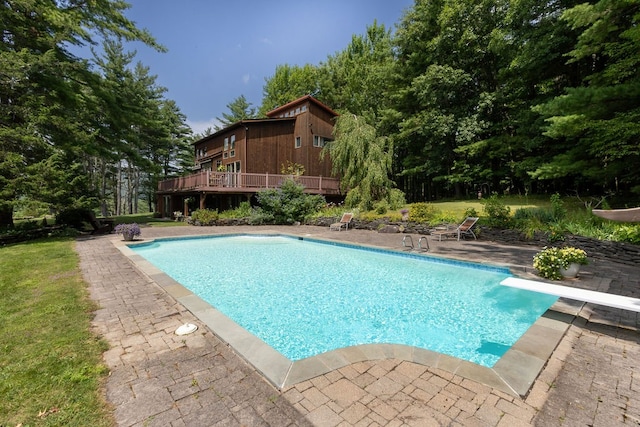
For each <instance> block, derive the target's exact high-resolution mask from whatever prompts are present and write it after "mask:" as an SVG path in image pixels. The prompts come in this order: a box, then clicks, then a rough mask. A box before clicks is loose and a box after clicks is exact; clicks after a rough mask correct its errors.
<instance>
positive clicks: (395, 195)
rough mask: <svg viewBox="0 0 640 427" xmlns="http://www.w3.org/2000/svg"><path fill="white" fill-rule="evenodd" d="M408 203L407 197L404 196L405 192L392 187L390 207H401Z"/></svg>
mask: <svg viewBox="0 0 640 427" xmlns="http://www.w3.org/2000/svg"><path fill="white" fill-rule="evenodd" d="M406 204H407V199H406V198H405V197H404V193H403V192H402V191H400V190H398V189H397V188H392V189H391V191H389V209H394V210H395V209H400V208H401V207H403V206H404V205H406Z"/></svg>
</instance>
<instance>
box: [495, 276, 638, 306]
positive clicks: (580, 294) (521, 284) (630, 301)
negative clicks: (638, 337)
mask: <svg viewBox="0 0 640 427" xmlns="http://www.w3.org/2000/svg"><path fill="white" fill-rule="evenodd" d="M500 284H501V285H504V286H511V287H512V288H519V289H527V290H529V291H535V292H541V293H543V294H549V295H556V296H559V297H564V298H569V299H574V300H578V301H584V302H590V303H593V304H599V305H606V306H608V307H615V308H621V309H623V310H630V311H636V312H640V299H638V298H631V297H625V296H622V295H614V294H607V293H604V292H596V291H589V290H587V289H578V288H572V287H570V286H560V285H553V284H551V283H546V282H536V281H534V280H527V279H520V278H518V277H509V278H506V279H504V280H503V281H502V282H500Z"/></svg>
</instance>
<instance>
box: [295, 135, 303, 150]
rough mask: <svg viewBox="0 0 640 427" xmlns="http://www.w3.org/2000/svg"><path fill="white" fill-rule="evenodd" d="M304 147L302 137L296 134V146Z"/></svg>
mask: <svg viewBox="0 0 640 427" xmlns="http://www.w3.org/2000/svg"><path fill="white" fill-rule="evenodd" d="M300 147H302V139H301V138H300V137H299V136H296V148H300Z"/></svg>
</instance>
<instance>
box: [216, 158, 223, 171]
mask: <svg viewBox="0 0 640 427" xmlns="http://www.w3.org/2000/svg"><path fill="white" fill-rule="evenodd" d="M221 166H222V160H216V170H217V171H219V170H220V167H221Z"/></svg>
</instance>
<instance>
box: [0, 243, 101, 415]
mask: <svg viewBox="0 0 640 427" xmlns="http://www.w3.org/2000/svg"><path fill="white" fill-rule="evenodd" d="M78 262H79V261H78V256H77V254H76V252H75V251H74V241H73V239H52V240H48V241H32V242H27V243H22V244H16V245H10V246H7V247H2V248H0V319H1V323H0V396H2V397H1V398H0V426H11V427H13V426H18V425H21V426H22V427H28V426H62V425H64V426H111V425H113V420H112V417H111V415H110V411H109V408H108V406H107V404H106V403H105V402H104V400H103V398H102V394H101V384H102V381H103V380H104V379H105V376H106V375H107V368H106V367H105V366H104V365H103V364H102V359H101V355H102V353H103V352H104V351H105V350H106V349H107V345H106V343H105V342H104V341H102V340H100V339H98V338H97V337H96V336H95V335H93V334H92V333H91V329H90V321H91V317H92V312H93V311H94V309H95V306H94V305H93V304H92V302H91V300H90V299H89V297H88V294H87V288H86V287H87V285H86V283H85V282H84V281H83V279H82V275H81V273H80V271H79V267H78Z"/></svg>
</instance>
